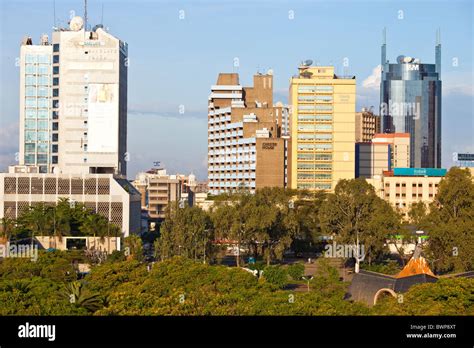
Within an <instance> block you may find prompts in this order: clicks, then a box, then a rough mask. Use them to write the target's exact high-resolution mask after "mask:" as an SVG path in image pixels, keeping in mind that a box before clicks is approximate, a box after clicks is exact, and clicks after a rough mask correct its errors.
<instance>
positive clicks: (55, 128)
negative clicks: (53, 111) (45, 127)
mask: <svg viewBox="0 0 474 348" xmlns="http://www.w3.org/2000/svg"><path fill="white" fill-rule="evenodd" d="M53 130H55V131H57V130H58V123H57V122H53Z"/></svg>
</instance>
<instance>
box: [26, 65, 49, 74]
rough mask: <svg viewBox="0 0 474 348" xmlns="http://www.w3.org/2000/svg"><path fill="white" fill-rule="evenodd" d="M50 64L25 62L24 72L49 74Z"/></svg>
mask: <svg viewBox="0 0 474 348" xmlns="http://www.w3.org/2000/svg"><path fill="white" fill-rule="evenodd" d="M49 67H50V65H46V64H39V65H36V64H26V65H25V72H26V74H27V75H49V74H50V68H49Z"/></svg>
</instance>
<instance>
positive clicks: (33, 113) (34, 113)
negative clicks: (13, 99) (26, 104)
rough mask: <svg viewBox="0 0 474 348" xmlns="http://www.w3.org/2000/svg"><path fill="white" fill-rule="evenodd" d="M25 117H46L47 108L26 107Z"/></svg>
mask: <svg viewBox="0 0 474 348" xmlns="http://www.w3.org/2000/svg"><path fill="white" fill-rule="evenodd" d="M25 118H35V119H36V118H48V110H47V109H38V110H37V109H26V110H25Z"/></svg>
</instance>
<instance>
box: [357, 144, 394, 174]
mask: <svg viewBox="0 0 474 348" xmlns="http://www.w3.org/2000/svg"><path fill="white" fill-rule="evenodd" d="M391 152H392V151H391V145H390V144H387V143H372V142H369V143H356V154H355V156H356V161H355V163H356V167H355V176H356V178H367V179H369V178H372V177H373V176H374V175H382V174H383V172H384V171H388V170H390V169H391Z"/></svg>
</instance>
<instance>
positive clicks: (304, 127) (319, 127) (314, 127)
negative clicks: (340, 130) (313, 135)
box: [298, 124, 332, 131]
mask: <svg viewBox="0 0 474 348" xmlns="http://www.w3.org/2000/svg"><path fill="white" fill-rule="evenodd" d="M298 130H299V131H331V130H332V125H331V124H298Z"/></svg>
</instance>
